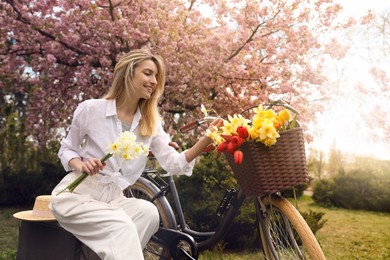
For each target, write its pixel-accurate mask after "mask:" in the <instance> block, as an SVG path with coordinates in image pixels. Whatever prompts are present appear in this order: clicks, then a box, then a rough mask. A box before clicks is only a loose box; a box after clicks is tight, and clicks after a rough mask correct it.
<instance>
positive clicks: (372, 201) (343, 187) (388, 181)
mask: <svg viewBox="0 0 390 260" xmlns="http://www.w3.org/2000/svg"><path fill="white" fill-rule="evenodd" d="M388 187H390V176H389V175H388V174H386V173H375V172H373V171H369V170H361V169H359V170H353V171H351V172H349V173H347V174H345V175H339V176H336V177H334V178H333V179H330V180H321V181H319V182H317V183H316V184H315V185H314V189H313V192H314V194H313V200H314V201H315V202H316V203H317V204H320V205H323V206H336V207H342V208H347V209H362V210H372V211H382V212H390V190H389V188H388Z"/></svg>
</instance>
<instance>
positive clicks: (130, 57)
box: [105, 49, 165, 136]
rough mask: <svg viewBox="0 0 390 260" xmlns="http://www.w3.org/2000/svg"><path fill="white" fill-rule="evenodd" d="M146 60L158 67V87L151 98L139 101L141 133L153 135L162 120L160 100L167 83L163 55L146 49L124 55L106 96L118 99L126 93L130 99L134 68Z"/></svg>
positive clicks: (117, 65) (116, 67) (116, 68)
mask: <svg viewBox="0 0 390 260" xmlns="http://www.w3.org/2000/svg"><path fill="white" fill-rule="evenodd" d="M145 60H151V61H153V62H154V63H155V64H156V66H157V69H158V73H157V78H156V80H157V86H156V89H155V90H154V91H153V93H152V95H151V97H150V98H149V99H140V101H139V107H140V110H141V115H142V118H141V121H140V124H139V134H140V135H142V136H151V135H154V134H155V133H156V130H157V124H158V123H159V122H160V120H161V116H160V114H159V112H158V108H157V105H158V100H159V98H160V97H161V95H162V94H163V92H164V85H165V65H164V60H163V58H162V57H161V56H158V55H153V54H151V53H150V52H149V51H148V50H146V49H138V50H132V51H130V52H129V53H127V54H125V55H124V56H122V57H121V58H120V59H119V61H118V63H117V64H116V65H115V68H114V73H113V81H112V84H111V87H110V89H109V91H108V93H107V95H106V96H105V98H106V99H118V98H119V97H122V95H126V96H127V98H129V99H130V98H131V94H130V93H131V92H130V88H131V87H132V79H133V76H134V70H135V68H136V67H137V65H138V64H139V63H141V62H142V61H145Z"/></svg>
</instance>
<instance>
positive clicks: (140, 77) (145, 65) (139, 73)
mask: <svg viewBox="0 0 390 260" xmlns="http://www.w3.org/2000/svg"><path fill="white" fill-rule="evenodd" d="M157 74H158V69H157V66H156V64H155V63H154V62H153V61H151V60H144V61H142V62H140V63H139V64H137V66H136V67H135V69H134V75H133V80H132V83H133V84H132V85H133V91H134V93H133V94H134V95H135V96H136V97H137V98H139V99H141V98H143V99H149V98H150V97H151V96H152V93H153V91H154V90H155V89H156V86H157Z"/></svg>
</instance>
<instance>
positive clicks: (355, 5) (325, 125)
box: [311, 0, 390, 160]
mask: <svg viewBox="0 0 390 260" xmlns="http://www.w3.org/2000/svg"><path fill="white" fill-rule="evenodd" d="M334 2H337V3H340V4H342V5H343V7H344V12H345V13H346V15H349V16H355V17H358V16H361V15H363V14H365V13H366V12H367V11H368V10H369V9H372V10H373V11H375V12H380V13H381V12H383V11H385V10H388V11H390V0H370V1H368V0H364V1H363V0H334ZM353 42H354V44H356V45H355V46H354V47H353V48H354V55H353V56H350V57H349V58H347V59H345V60H344V61H343V63H342V64H337V65H336V66H337V67H338V68H343V69H344V71H343V73H344V76H343V77H344V79H346V80H347V81H348V82H349V83H347V84H346V83H343V84H341V85H340V86H339V89H338V91H339V93H340V94H341V95H340V96H337V97H335V99H334V100H332V101H331V102H332V109H329V110H327V111H326V112H325V113H324V114H323V115H321V121H320V122H319V124H318V125H316V126H313V127H312V129H311V130H312V132H313V133H315V134H316V135H317V137H316V138H315V140H314V142H313V144H311V146H314V147H316V148H318V149H320V150H323V151H324V152H328V151H329V150H330V148H331V146H332V145H335V146H336V148H337V149H338V150H340V151H342V152H343V153H344V154H349V155H368V156H374V157H376V158H378V159H386V160H390V143H389V142H385V141H383V140H382V141H377V142H370V141H367V140H368V139H369V138H370V136H372V131H373V129H371V128H370V126H369V125H362V124H361V121H359V120H361V118H360V117H359V115H356V111H357V110H358V109H360V107H361V106H362V105H363V106H367V109H369V108H370V106H372V105H373V103H374V102H376V103H378V102H380V104H382V106H387V107H388V109H387V110H388V111H390V102H389V101H388V100H385V98H384V97H370V98H367V97H366V96H364V95H362V94H359V93H357V92H356V91H355V90H354V88H353V87H354V85H355V84H356V83H358V82H361V83H362V84H363V85H364V86H372V81H370V80H368V78H367V77H365V76H366V75H367V74H368V73H367V70H368V67H369V64H367V60H366V57H365V56H366V53H364V52H362V50H364V48H363V47H362V46H359V43H361V41H359V39H356V40H355V41H353ZM381 57H383V56H381ZM383 58H384V59H383V60H378V62H380V63H381V64H383V66H382V68H390V61H389V57H388V56H387V57H383ZM332 66H334V65H332ZM332 66H331V67H332ZM387 71H388V72H389V70H387ZM335 77H336V76H335ZM360 110H361V109H360ZM374 131H376V133H378V132H380V131H381V129H375V130H374Z"/></svg>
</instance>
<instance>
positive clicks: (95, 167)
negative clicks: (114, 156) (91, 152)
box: [69, 158, 106, 176]
mask: <svg viewBox="0 0 390 260" xmlns="http://www.w3.org/2000/svg"><path fill="white" fill-rule="evenodd" d="M105 165H106V164H105V163H102V162H101V161H100V159H98V158H91V159H88V160H86V161H82V160H81V159H80V158H73V159H71V160H70V161H69V166H70V167H71V168H73V169H74V170H75V171H77V172H86V173H87V174H88V175H91V176H92V175H94V174H97V173H99V172H100V171H101V170H103V168H104V166H105Z"/></svg>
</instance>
